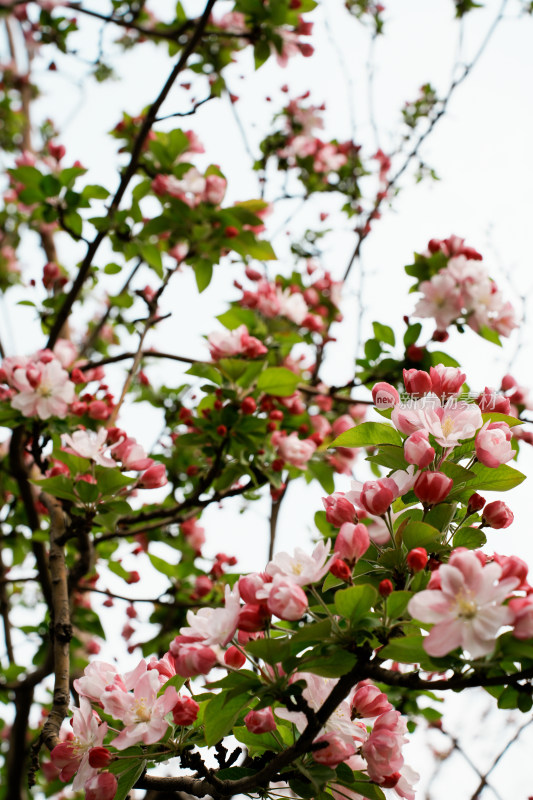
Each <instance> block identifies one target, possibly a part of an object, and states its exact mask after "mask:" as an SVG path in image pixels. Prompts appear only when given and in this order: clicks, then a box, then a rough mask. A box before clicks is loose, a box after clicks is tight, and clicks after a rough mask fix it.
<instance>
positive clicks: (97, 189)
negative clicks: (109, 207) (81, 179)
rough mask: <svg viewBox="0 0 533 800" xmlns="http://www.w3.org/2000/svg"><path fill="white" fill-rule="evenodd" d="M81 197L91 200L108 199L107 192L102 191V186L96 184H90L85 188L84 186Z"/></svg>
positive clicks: (105, 190)
mask: <svg viewBox="0 0 533 800" xmlns="http://www.w3.org/2000/svg"><path fill="white" fill-rule="evenodd" d="M82 195H83V196H84V197H86V198H87V199H91V200H106V198H108V197H109V192H108V190H107V189H104V187H103V186H99V185H98V184H96V183H90V184H88V185H87V186H84V188H83V190H82Z"/></svg>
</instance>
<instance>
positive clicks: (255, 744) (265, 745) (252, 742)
mask: <svg viewBox="0 0 533 800" xmlns="http://www.w3.org/2000/svg"><path fill="white" fill-rule="evenodd" d="M285 730H286V729H285ZM233 735H234V736H235V738H236V739H237V741H238V742H241V744H244V745H246V747H247V748H248V751H251V752H250V755H253V754H254V753H264V751H265V750H273V751H274V752H275V753H276V752H278V751H279V750H281V746H280V744H279V742H278V741H277V739H276V737H275V736H274V735H273V733H272V731H270V732H269V733H250V731H249V730H248V729H247V728H245V727H244V726H243V727H242V728H241V727H238V728H235V730H234V731H233ZM219 775H220V773H219Z"/></svg>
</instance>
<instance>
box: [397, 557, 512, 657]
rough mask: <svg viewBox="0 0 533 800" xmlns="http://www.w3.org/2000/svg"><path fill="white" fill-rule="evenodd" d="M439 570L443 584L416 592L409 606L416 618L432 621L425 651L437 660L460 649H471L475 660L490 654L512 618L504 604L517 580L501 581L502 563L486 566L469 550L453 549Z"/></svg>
mask: <svg viewBox="0 0 533 800" xmlns="http://www.w3.org/2000/svg"><path fill="white" fill-rule="evenodd" d="M438 574H439V577H440V583H441V588H440V589H426V590H425V591H423V592H418V594H416V595H415V596H414V597H412V598H411V600H410V601H409V605H408V606H407V609H408V611H409V613H410V614H411V616H412V617H414V618H415V619H418V620H420V621H421V622H430V623H434V625H433V628H432V629H431V631H430V633H429V636H427V637H426V638H425V639H424V650H425V651H426V652H427V653H428V654H429V655H430V656H435V657H437V658H438V657H440V656H445V655H446V654H447V653H450V652H451V651H452V650H455V648H456V647H463V648H464V649H465V650H468V652H469V653H470V655H471V656H472V657H473V658H478V657H479V656H484V655H486V654H487V653H490V652H492V650H493V649H494V641H495V639H496V636H497V635H498V631H499V629H500V628H501V626H502V625H509V624H510V623H511V622H512V620H513V613H512V611H511V610H510V609H509V608H508V607H507V606H504V605H502V603H503V601H504V600H505V598H506V597H507V595H508V594H509V592H511V591H512V590H513V589H515V588H516V586H517V585H518V583H519V580H518V578H515V577H512V578H505V579H503V580H500V577H501V574H502V568H501V566H500V565H499V564H496V563H494V562H493V563H491V564H486V565H485V566H484V567H482V566H481V563H480V561H479V560H478V558H477V557H476V555H475V554H474V553H472V552H471V551H456V552H454V553H452V556H451V558H450V561H449V563H448V564H443V565H442V566H441V567H439V572H438Z"/></svg>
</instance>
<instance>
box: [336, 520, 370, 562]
mask: <svg viewBox="0 0 533 800" xmlns="http://www.w3.org/2000/svg"><path fill="white" fill-rule="evenodd" d="M369 547H370V536H369V535H368V528H367V527H366V525H363V523H362V522H360V523H359V524H358V525H353V524H352V523H351V522H344V523H343V524H342V525H341V527H340V530H339V533H338V535H337V538H336V539H335V552H336V553H337V554H338V555H339V556H340V557H341V558H344V559H346V561H349V562H353V561H356V562H357V561H359V559H360V558H361V557H362V556H364V554H365V553H366V551H367V550H368V548H369Z"/></svg>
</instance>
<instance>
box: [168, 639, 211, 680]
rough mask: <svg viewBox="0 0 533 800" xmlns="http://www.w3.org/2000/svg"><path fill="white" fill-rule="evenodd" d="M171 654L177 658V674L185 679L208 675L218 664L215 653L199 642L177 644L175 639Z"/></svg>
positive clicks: (171, 646)
mask: <svg viewBox="0 0 533 800" xmlns="http://www.w3.org/2000/svg"><path fill="white" fill-rule="evenodd" d="M170 652H171V653H172V655H173V656H174V658H175V662H176V672H177V673H178V675H182V676H183V677H184V678H193V677H194V676H195V675H207V673H208V672H210V671H211V670H212V669H213V667H214V666H215V664H216V663H217V655H216V653H215V651H214V650H212V649H211V648H210V647H206V645H204V644H201V643H199V642H190V643H183V644H177V643H176V639H174V641H173V642H172V643H171V645H170Z"/></svg>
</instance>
